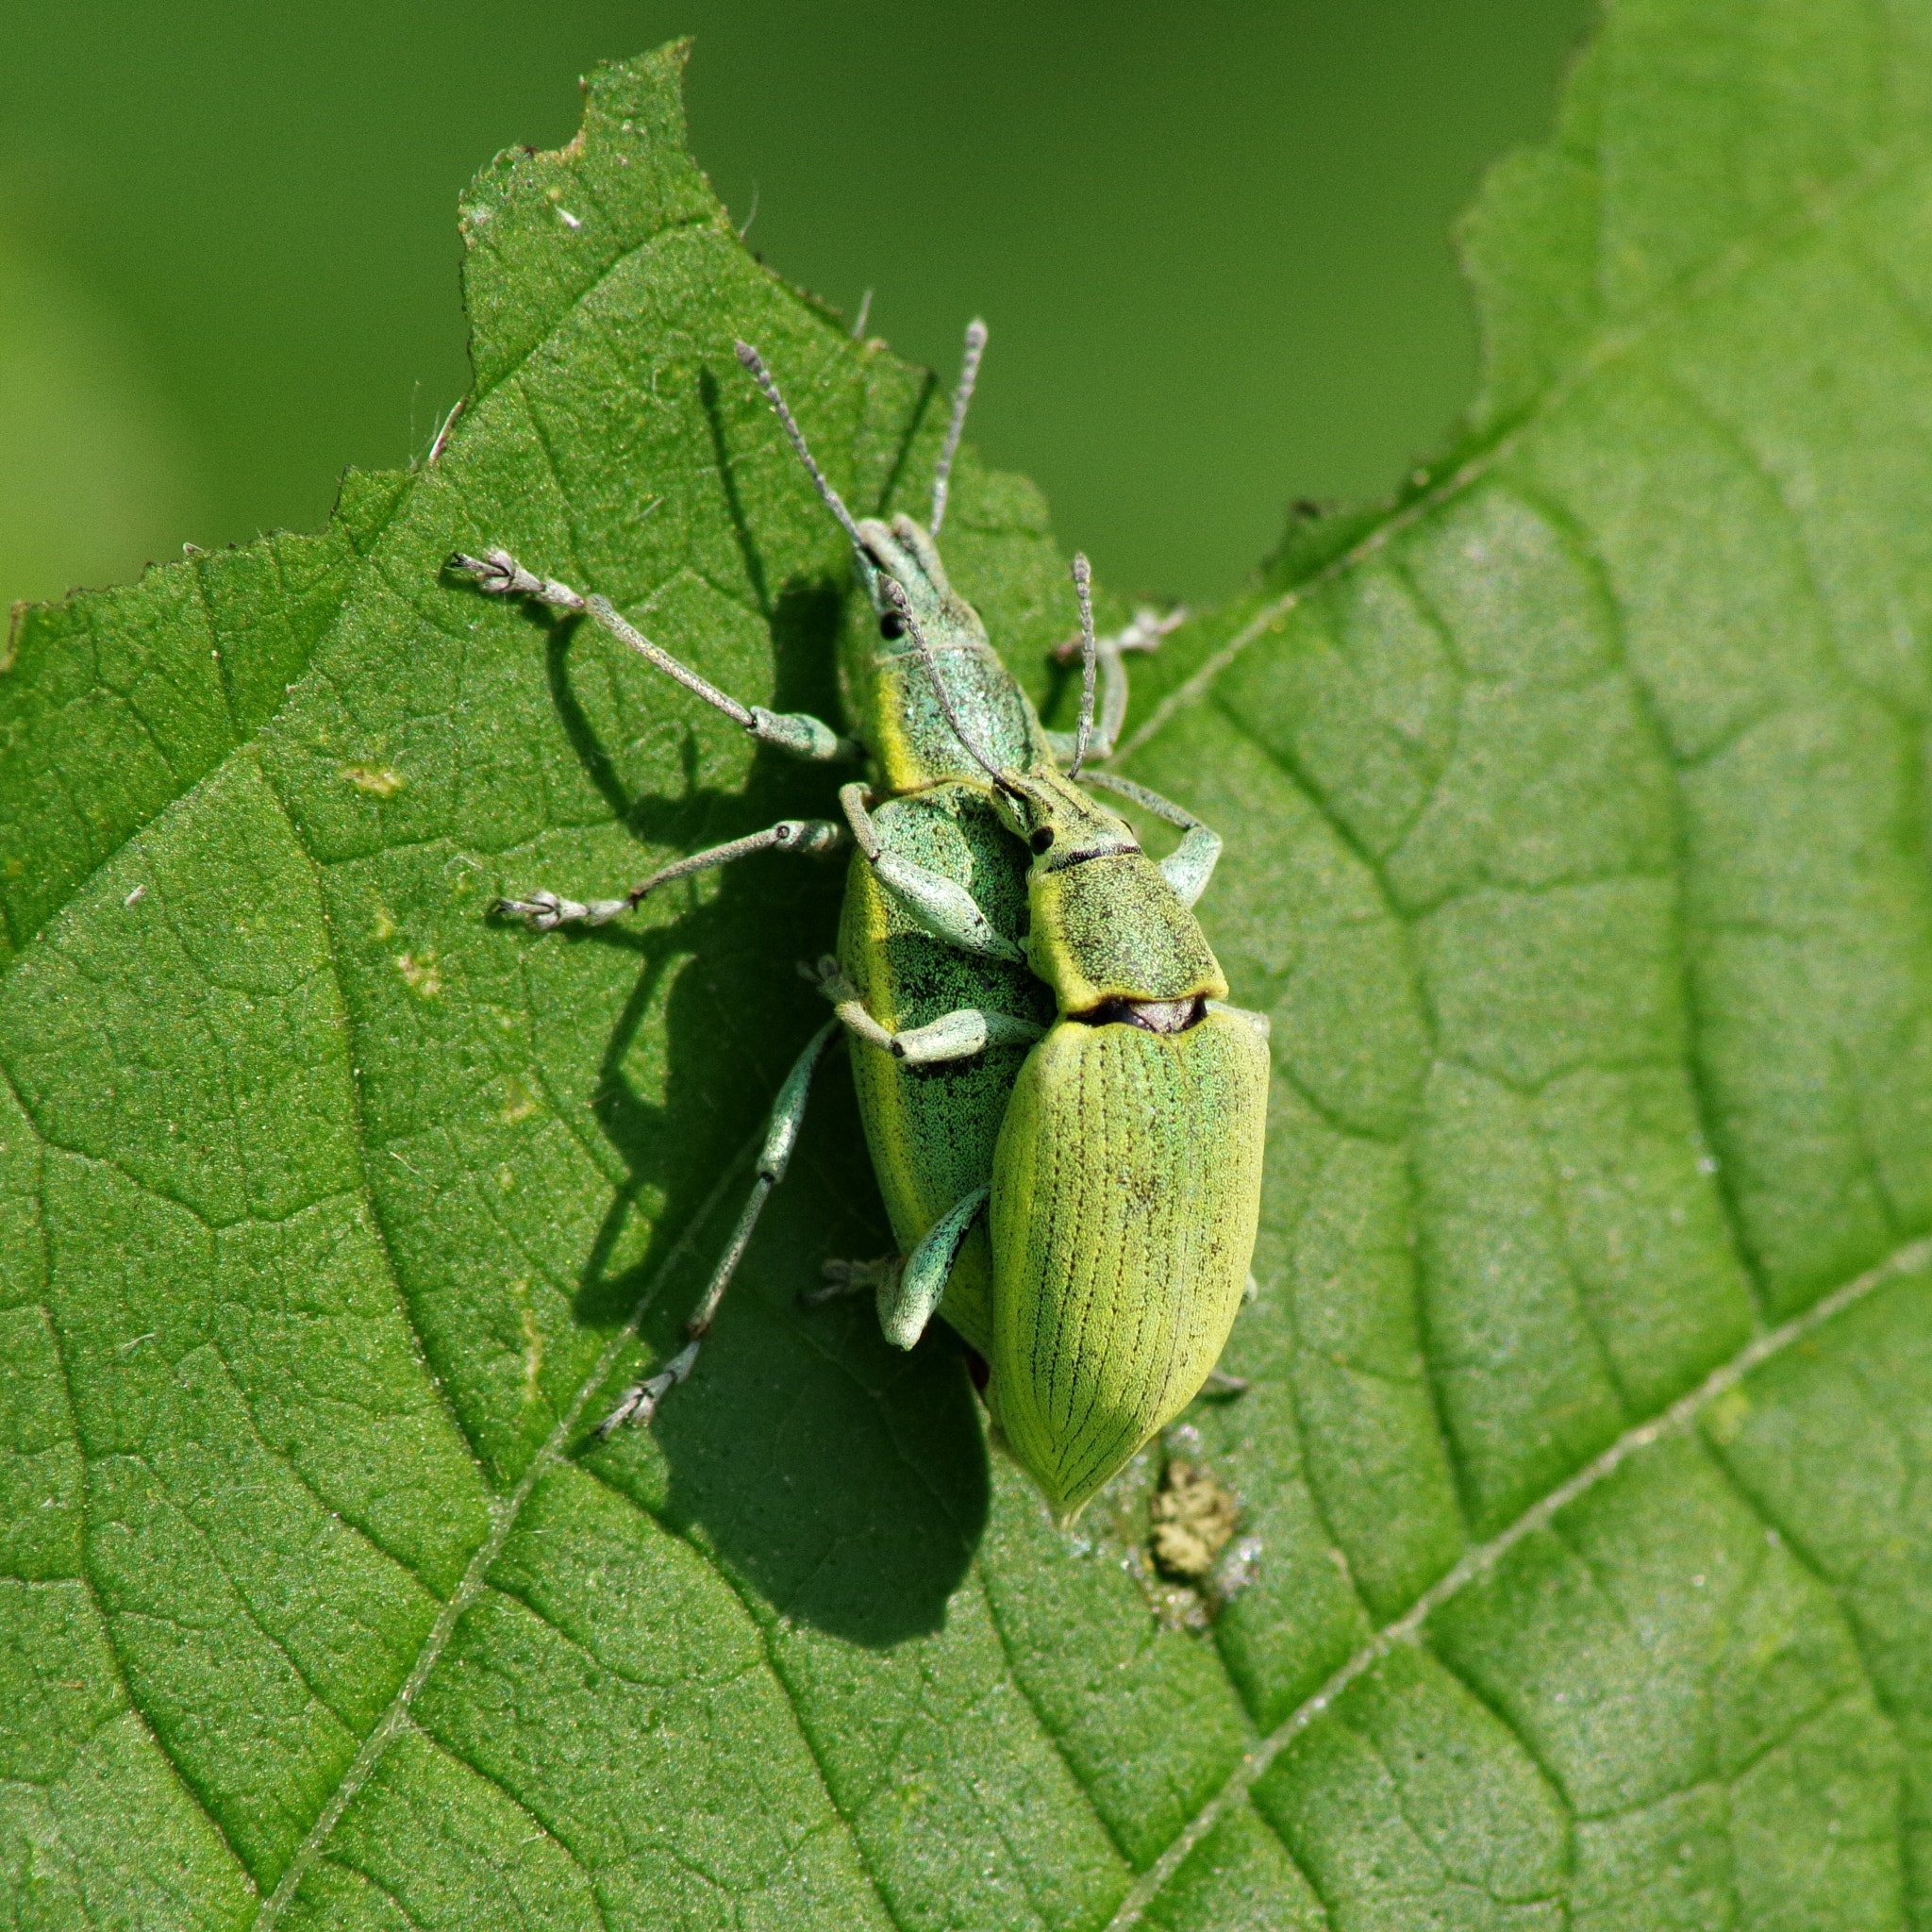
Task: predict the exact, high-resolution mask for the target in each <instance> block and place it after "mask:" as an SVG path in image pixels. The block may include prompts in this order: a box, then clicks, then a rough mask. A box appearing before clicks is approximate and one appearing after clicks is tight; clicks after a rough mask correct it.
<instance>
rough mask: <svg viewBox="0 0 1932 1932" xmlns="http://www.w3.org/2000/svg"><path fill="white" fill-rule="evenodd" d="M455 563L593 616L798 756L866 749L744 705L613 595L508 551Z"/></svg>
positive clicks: (518, 593) (484, 578)
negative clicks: (650, 634) (540, 570)
mask: <svg viewBox="0 0 1932 1932" xmlns="http://www.w3.org/2000/svg"><path fill="white" fill-rule="evenodd" d="M449 565H450V568H451V569H452V570H454V571H456V572H458V573H459V574H460V575H463V576H467V577H471V578H473V579H475V584H476V587H477V589H478V590H481V591H488V592H489V594H490V595H491V596H492V597H527V598H528V599H529V600H530V601H531V602H532V603H533V604H541V605H542V606H543V607H544V608H546V609H550V610H564V611H569V612H571V613H572V614H573V615H577V614H581V615H583V616H586V617H589V618H591V620H592V622H594V623H595V624H596V625H598V626H599V627H600V628H601V629H604V630H607V631H608V632H609V634H610V635H611V636H612V637H614V638H615V639H616V640H617V641H619V642H620V643H623V644H628V645H629V646H630V648H631V649H632V650H633V651H635V652H636V653H637V654H638V656H639V657H641V658H643V659H644V661H645V662H646V663H648V664H655V665H656V666H657V668H658V670H659V671H661V672H662V673H663V674H664V675H665V676H666V677H673V678H675V679H676V680H677V682H678V683H679V684H681V685H683V687H684V688H685V690H686V691H691V693H692V694H693V695H694V696H697V697H701V698H703V699H704V701H705V702H706V704H708V705H710V706H711V707H713V708H715V709H717V710H720V711H723V712H724V715H725V716H726V717H727V718H729V719H730V720H731V721H732V723H733V724H741V725H743V727H744V728H745V730H747V731H749V732H750V733H751V735H752V736H753V737H754V738H756V739H758V741H760V742H762V743H765V744H771V745H775V746H776V747H777V748H778V749H779V750H780V751H784V752H790V753H791V756H792V757H793V758H813V759H830V758H843V759H845V760H847V761H848V762H856V761H857V760H858V759H860V758H863V757H864V756H865V753H864V750H863V749H862V748H861V747H860V746H859V745H858V744H857V743H856V742H855V741H853V740H851V739H849V738H844V737H841V735H840V734H839V733H838V732H836V731H834V730H833V729H832V727H831V726H830V725H829V724H826V723H825V722H824V719H822V718H814V717H813V716H812V715H811V713H810V712H809V711H768V710H766V709H765V708H764V707H763V706H762V705H741V704H740V703H739V702H738V700H737V699H736V698H734V697H731V696H729V695H728V694H727V693H725V692H724V691H720V690H719V689H718V687H717V686H716V685H715V684H713V683H711V682H710V680H709V679H708V678H705V677H700V676H699V675H698V674H697V673H696V672H695V671H693V670H692V669H691V667H690V666H689V665H688V664H682V663H680V662H679V661H678V660H677V659H676V658H674V657H673V656H672V655H671V653H670V652H669V651H667V650H665V649H664V647H663V646H662V645H661V644H654V643H653V642H652V641H650V639H649V638H647V637H646V636H645V635H644V634H643V632H642V631H641V630H639V629H638V628H637V627H636V625H632V624H629V623H627V622H626V621H625V619H624V618H623V617H622V616H621V615H619V613H618V611H617V610H616V608H614V607H613V606H612V604H611V603H610V600H609V599H608V597H598V596H589V597H587V596H585V595H584V593H583V592H582V591H574V590H572V589H571V587H570V586H569V585H568V584H560V583H558V581H557V580H556V579H555V578H554V577H540V576H539V575H537V574H536V572H534V571H530V570H525V568H524V566H523V565H522V564H520V563H519V562H518V561H517V560H516V558H514V557H512V556H511V555H510V554H509V552H508V550H486V551H485V552H484V553H483V555H482V556H481V557H465V556H464V555H463V554H462V553H461V552H460V551H458V553H457V554H456V555H455V556H454V557H452V558H450V560H449Z"/></svg>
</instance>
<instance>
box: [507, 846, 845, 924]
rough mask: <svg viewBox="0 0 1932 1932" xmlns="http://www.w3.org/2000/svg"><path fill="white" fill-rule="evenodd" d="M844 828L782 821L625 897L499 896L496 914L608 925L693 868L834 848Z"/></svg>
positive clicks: (665, 870) (662, 869)
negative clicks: (764, 854)
mask: <svg viewBox="0 0 1932 1932" xmlns="http://www.w3.org/2000/svg"><path fill="white" fill-rule="evenodd" d="M846 837H847V834H846V830H845V827H844V826H843V825H841V824H838V822H837V821H836V820H833V819H780V820H779V821H778V823H777V824H775V825H767V826H766V827H765V829H764V830H763V831H762V832H753V833H751V834H750V835H749V836H748V837H746V838H742V839H733V840H732V841H730V842H729V843H728V844H724V845H713V846H711V847H710V848H709V849H708V850H707V851H704V852H693V853H692V854H691V857H690V858H680V859H678V860H676V861H675V863H673V864H671V865H664V866H659V867H658V870H657V871H656V872H654V873H653V874H651V875H650V877H649V878H647V879H640V880H639V881H638V882H637V884H636V885H634V886H633V887H631V889H630V891H627V892H626V893H625V895H624V897H623V898H621V899H591V900H586V901H579V900H576V899H564V898H559V897H558V894H557V893H555V892H552V891H541V890H540V891H534V892H532V893H531V894H530V896H529V897H528V898H527V899H499V900H497V902H496V903H495V904H494V905H493V906H492V907H491V908H490V909H491V911H492V912H514V913H516V914H518V915H519V916H520V917H521V918H524V919H526V920H528V921H529V923H530V926H531V928H532V930H534V931H536V932H549V931H550V930H551V929H552V928H553V927H556V926H559V925H608V924H609V923H610V922H611V921H612V920H613V919H615V918H617V917H618V915H619V914H620V913H625V912H635V911H636V910H637V908H638V907H639V906H640V905H641V904H642V902H643V900H644V899H645V898H646V897H647V896H648V895H649V894H650V893H652V892H655V891H657V890H658V887H659V886H665V885H669V884H670V883H671V881H672V880H673V879H681V878H685V877H688V876H689V875H690V874H691V873H694V872H708V871H709V870H710V869H711V868H712V867H713V866H719V865H729V864H731V863H732V861H733V860H734V859H739V858H750V857H751V856H752V854H753V853H755V852H805V853H824V852H834V851H837V850H838V848H839V847H840V846H841V845H842V844H844V842H845V840H846Z"/></svg>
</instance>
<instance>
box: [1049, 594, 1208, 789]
mask: <svg viewBox="0 0 1932 1932" xmlns="http://www.w3.org/2000/svg"><path fill="white" fill-rule="evenodd" d="M1187 617H1188V610H1187V606H1186V605H1184V604H1179V605H1176V606H1175V607H1174V608H1173V609H1172V610H1170V611H1167V612H1166V613H1164V614H1163V613H1162V612H1160V611H1158V610H1155V609H1154V608H1152V607H1145V608H1141V609H1139V610H1137V611H1135V613H1134V618H1133V622H1132V623H1131V624H1129V625H1127V626H1126V628H1125V629H1124V630H1118V631H1116V632H1115V633H1114V634H1113V636H1112V637H1108V638H1096V639H1095V640H1094V646H1095V655H1096V657H1097V658H1098V659H1099V663H1100V718H1099V724H1098V728H1097V729H1096V730H1095V731H1094V733H1093V735H1092V737H1091V738H1090V739H1089V740H1088V741H1087V756H1088V758H1111V757H1112V756H1113V749H1114V746H1115V745H1117V744H1118V743H1119V742H1120V738H1121V727H1122V725H1124V724H1125V723H1126V722H1127V667H1126V665H1125V664H1124V663H1123V662H1122V661H1121V659H1122V657H1123V654H1124V653H1125V652H1128V651H1157V650H1158V649H1159V648H1160V641H1161V639H1162V638H1164V637H1165V636H1166V635H1167V634H1168V632H1169V631H1171V630H1174V629H1175V628H1176V627H1178V626H1179V625H1182V624H1185V623H1186V622H1187ZM1082 641H1083V640H1081V639H1080V638H1078V637H1074V638H1069V639H1068V640H1067V641H1066V642H1064V643H1062V644H1057V645H1056V646H1055V647H1054V656H1055V657H1056V658H1058V659H1059V661H1060V662H1061V663H1062V664H1071V663H1073V662H1074V660H1075V659H1077V658H1078V657H1079V655H1080V647H1081V643H1082ZM1076 737H1077V733H1074V732H1072V731H1049V732H1048V733H1047V734H1046V740H1047V743H1048V745H1049V747H1050V748H1051V749H1052V751H1053V755H1054V756H1055V757H1056V758H1062V759H1065V758H1072V757H1073V756H1074V740H1075V738H1076Z"/></svg>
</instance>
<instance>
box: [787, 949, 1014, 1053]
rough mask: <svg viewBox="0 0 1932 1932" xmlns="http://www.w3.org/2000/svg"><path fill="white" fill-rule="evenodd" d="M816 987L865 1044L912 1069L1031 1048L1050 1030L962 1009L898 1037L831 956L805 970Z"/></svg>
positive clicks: (1007, 1016)
mask: <svg viewBox="0 0 1932 1932" xmlns="http://www.w3.org/2000/svg"><path fill="white" fill-rule="evenodd" d="M798 970H799V972H800V973H802V974H804V975H805V977H806V978H807V979H808V980H809V981H810V982H811V983H812V985H814V986H815V987H817V988H818V990H819V991H821V992H822V993H824V996H825V997H826V998H827V999H828V1000H830V1001H831V1003H832V1006H833V1008H834V1009H835V1010H836V1011H837V1013H838V1015H839V1018H840V1020H841V1022H842V1023H843V1024H845V1025H846V1026H849V1027H850V1028H851V1029H852V1031H853V1032H854V1033H856V1034H858V1037H859V1039H861V1040H863V1041H870V1042H871V1044H872V1045H874V1046H876V1047H878V1048H880V1049H881V1050H882V1051H883V1052H886V1053H889V1054H891V1056H892V1058H894V1059H898V1060H904V1061H906V1062H907V1064H908V1065H909V1066H915V1067H929V1066H932V1065H934V1064H935V1063H937V1062H938V1061H941V1060H963V1059H970V1058H972V1057H973V1056H974V1054H976V1053H984V1052H985V1051H986V1050H987V1048H988V1047H990V1046H1031V1045H1032V1044H1033V1042H1034V1041H1036V1040H1043V1039H1044V1038H1045V1037H1046V1029H1045V1027H1043V1026H1041V1025H1038V1024H1035V1023H1034V1022H1033V1021H1031V1020H1023V1019H1021V1017H1020V1016H1019V1015H1018V1014H1017V1013H1001V1012H996V1011H994V1010H992V1009H991V1008H985V1007H956V1008H954V1009H953V1010H952V1011H951V1012H950V1013H941V1015H940V1016H939V1018H938V1019H937V1020H929V1021H927V1022H926V1024H924V1026H909V1027H908V1028H907V1029H906V1031H905V1032H903V1033H893V1032H891V1031H890V1030H889V1029H888V1028H886V1027H884V1026H881V1025H880V1024H879V1023H878V1022H877V1021H876V1020H874V1018H873V1016H872V1015H871V1013H869V1012H868V1011H867V1010H866V1007H865V1002H864V1001H863V1000H862V999H860V998H859V996H858V988H857V987H856V986H854V985H853V984H852V982H851V981H850V980H849V979H847V978H846V977H845V974H844V973H843V971H842V970H841V967H840V965H839V962H838V960H836V959H835V958H832V957H831V955H830V954H829V953H828V954H827V955H826V956H825V957H824V958H823V959H821V960H820V961H819V962H818V964H817V965H815V966H801V967H800V968H799V969H798Z"/></svg>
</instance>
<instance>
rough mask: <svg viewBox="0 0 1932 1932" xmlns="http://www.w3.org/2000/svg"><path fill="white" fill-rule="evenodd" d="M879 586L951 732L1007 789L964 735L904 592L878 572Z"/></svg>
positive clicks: (984, 756) (987, 760)
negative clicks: (895, 614)
mask: <svg viewBox="0 0 1932 1932" xmlns="http://www.w3.org/2000/svg"><path fill="white" fill-rule="evenodd" d="M879 588H880V590H882V591H884V592H885V593H886V601H887V603H889V604H890V605H891V607H892V608H893V609H894V610H896V611H897V612H898V613H899V621H900V623H902V624H903V625H905V626H906V634H907V636H908V637H909V638H910V639H911V640H912V648H913V651H914V652H915V653H916V654H917V656H918V658H919V661H920V662H921V663H922V664H924V666H925V675H926V676H927V677H928V678H929V679H930V680H931V683H932V694H933V696H934V697H936V698H938V699H939V701H940V709H941V711H943V712H944V713H945V717H946V723H947V724H948V725H950V726H951V727H952V733H953V736H954V737H955V738H957V739H958V741H959V742H960V743H961V744H962V745H964V746H965V748H966V755H967V757H968V758H971V759H972V760H973V762H974V764H975V765H977V766H978V767H979V769H980V770H981V771H982V772H984V773H985V774H986V775H987V776H988V777H989V778H991V780H992V782H993V783H994V784H995V785H997V786H998V787H1000V789H1001V790H1002V791H1004V790H1006V789H1007V784H1006V780H1005V779H1004V778H1003V777H1001V775H1000V772H999V767H998V766H997V765H995V764H994V763H993V762H992V760H991V758H988V757H987V756H986V754H985V753H984V752H983V751H981V750H980V748H979V747H978V746H977V745H976V744H974V741H972V739H970V738H969V737H968V736H967V735H966V727H965V725H964V724H961V723H960V722H959V714H958V711H956V710H954V708H953V694H952V692H951V691H948V690H947V689H946V680H945V678H944V677H943V676H942V675H941V672H940V663H939V659H938V658H935V657H934V656H933V651H932V646H931V645H930V644H929V643H927V642H926V641H925V633H924V631H923V630H921V629H920V627H919V620H918V619H917V618H916V617H914V616H913V614H912V607H911V605H910V604H908V602H907V601H906V592H905V591H903V590H902V589H901V588H900V586H899V585H898V584H897V583H895V582H894V581H893V580H892V578H891V577H889V576H887V575H884V574H883V573H881V575H880V576H879Z"/></svg>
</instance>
